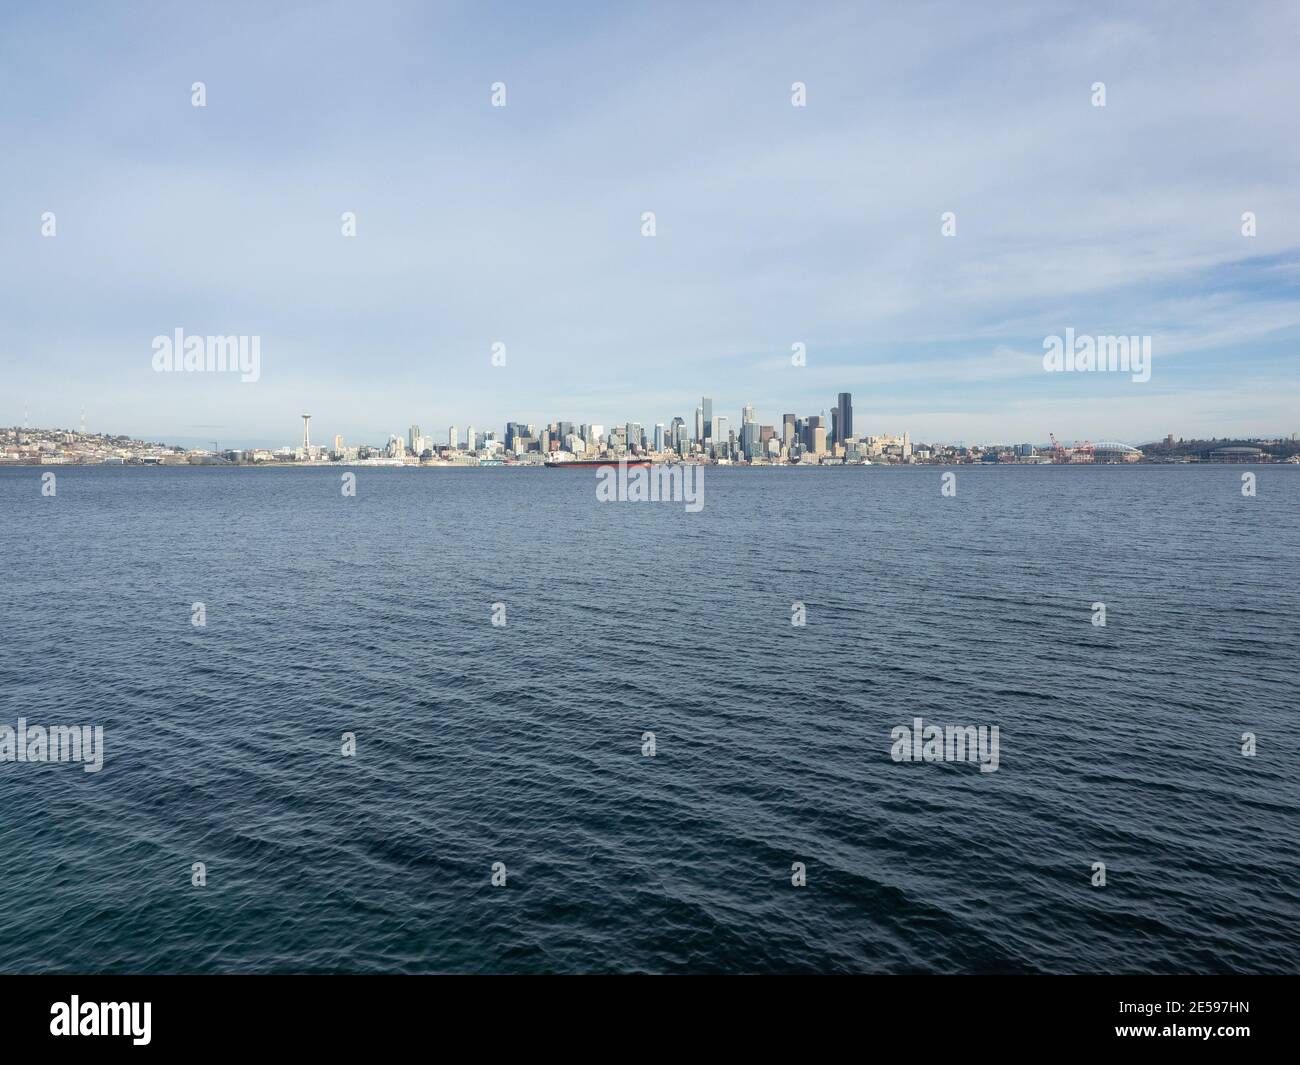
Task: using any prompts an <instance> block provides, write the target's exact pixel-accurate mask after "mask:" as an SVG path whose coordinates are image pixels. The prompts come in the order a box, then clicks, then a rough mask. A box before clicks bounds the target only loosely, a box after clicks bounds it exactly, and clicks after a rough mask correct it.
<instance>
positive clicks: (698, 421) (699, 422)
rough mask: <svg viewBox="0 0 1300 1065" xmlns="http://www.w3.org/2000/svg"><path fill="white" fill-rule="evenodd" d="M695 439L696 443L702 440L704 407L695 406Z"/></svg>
mask: <svg viewBox="0 0 1300 1065" xmlns="http://www.w3.org/2000/svg"><path fill="white" fill-rule="evenodd" d="M695 440H696V442H697V443H702V442H703V441H704V408H703V407H696V408H695Z"/></svg>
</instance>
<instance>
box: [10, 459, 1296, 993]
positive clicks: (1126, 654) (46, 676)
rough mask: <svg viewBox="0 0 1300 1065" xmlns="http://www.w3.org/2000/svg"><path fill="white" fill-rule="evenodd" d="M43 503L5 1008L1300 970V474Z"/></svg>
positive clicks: (225, 473) (972, 475)
mask: <svg viewBox="0 0 1300 1065" xmlns="http://www.w3.org/2000/svg"><path fill="white" fill-rule="evenodd" d="M41 472H42V471H41V470H38V469H35V468H24V469H5V470H0V508H2V509H0V516H2V517H3V521H2V522H0V549H2V551H3V566H4V579H3V581H2V582H0V619H2V620H0V624H2V625H3V641H2V642H0V724H9V725H15V724H16V722H17V719H18V718H19V717H25V718H26V719H27V720H28V722H29V723H34V724H47V725H53V724H65V723H76V724H100V725H103V727H104V730H105V749H106V757H105V765H104V768H103V770H102V772H100V773H97V774H92V773H85V772H83V771H82V769H81V768H80V767H78V766H74V765H68V764H62V765H60V764H55V765H35V764H17V763H12V762H4V763H0V971H7V972H9V971H20V972H45V971H148V972H213V971H218V972H226V971H241V972H247V971H258V972H263V971H380V970H398V971H408V972H424V971H454V972H501V971H505V972H537V971H562V972H589V971H596V972H608V971H653V972H680V971H745V972H814V971H815V972H853V971H862V972H881V971H889V972H903V971H939V972H984V971H1036V972H1109V971H1123V972H1129V971H1154V972H1180V971H1195V972H1201V971H1206V972H1229V971H1231V972H1236V971H1240V972H1294V971H1296V970H1297V969H1298V968H1300V963H1298V962H1297V958H1298V957H1300V725H1298V717H1300V681H1298V680H1297V662H1298V661H1300V654H1298V652H1297V630H1296V618H1297V607H1300V578H1298V576H1297V573H1298V570H1297V557H1298V556H1300V550H1298V549H1300V524H1298V522H1297V516H1298V514H1300V507H1298V504H1300V467H1279V466H1266V467H1260V468H1259V469H1258V471H1257V472H1258V476H1259V494H1258V496H1257V497H1256V498H1253V499H1248V498H1243V496H1242V495H1241V491H1240V476H1241V468H1238V467H1202V468H1186V467H1140V468H1136V467H1135V468H1086V467H1048V468H1023V467H1022V468H1014V467H1003V468H963V469H960V470H958V471H957V483H958V493H957V496H956V497H955V498H950V499H948V498H943V497H942V496H941V495H940V492H939V478H940V471H939V470H937V469H933V468H929V469H921V468H884V467H872V468H867V469H861V468H859V469H822V470H797V469H754V470H744V469H734V470H728V469H710V470H708V471H707V473H706V481H705V507H704V509H703V511H701V512H700V513H695V514H691V513H687V512H686V511H685V509H684V507H682V506H681V505H680V504H676V505H674V504H667V503H659V504H651V503H617V504H601V503H598V502H597V501H596V497H595V492H594V481H595V478H594V475H593V474H592V473H591V472H590V471H559V470H513V469H483V470H450V469H449V470H393V469H360V470H357V476H358V492H357V495H356V497H355V498H352V499H348V498H344V497H343V496H342V495H341V493H340V479H339V471H337V470H329V469H244V470H240V469H200V468H182V469H126V468H118V469H111V468H94V469H89V468H87V469H79V468H67V469H59V470H58V471H57V477H58V491H57V495H56V496H55V497H54V498H44V497H42V496H41V494H40V473H41ZM196 601H201V602H203V603H204V604H205V606H206V612H207V625H206V627H205V628H196V627H194V626H193V625H191V623H190V618H191V604H192V603H194V602H196ZM796 601H799V602H802V603H804V604H805V605H806V610H807V625H806V626H804V627H802V628H799V627H795V626H792V625H791V604H792V603H794V602H796ZM498 602H500V603H504V604H506V612H507V613H506V616H507V619H508V624H507V625H506V626H505V627H504V628H499V627H493V626H492V624H491V612H492V604H493V603H498ZM1095 602H1104V603H1105V604H1106V611H1107V625H1106V626H1105V627H1104V628H1102V627H1096V626H1094V625H1093V624H1092V623H1091V617H1092V614H1091V609H1090V608H1091V605H1092V604H1093V603H1095ZM914 717H922V718H924V719H925V721H926V722H927V723H929V722H934V723H938V724H974V725H997V726H999V729H1000V754H1001V763H1000V767H999V769H998V771H997V772H993V773H980V772H978V771H977V769H976V768H975V767H974V766H972V765H969V764H925V763H922V764H899V763H895V762H894V761H892V760H891V758H890V747H891V742H890V730H891V729H892V728H893V727H895V726H897V725H903V724H909V723H910V722H911V721H912V719H913V718H914ZM647 730H651V731H653V732H654V733H655V737H656V742H657V753H656V755H655V757H653V758H650V757H645V756H643V755H642V753H641V748H642V733H643V732H645V731H647ZM345 731H351V732H354V733H355V734H356V737H357V744H358V751H357V756H356V757H355V758H351V759H348V758H344V757H342V756H341V754H340V745H341V736H342V734H343V733H344V732H345ZM1244 732H1252V733H1254V734H1255V735H1256V736H1257V737H1258V739H1257V742H1258V754H1257V756H1256V757H1254V758H1248V757H1244V756H1243V755H1242V753H1241V744H1242V734H1243V733H1244ZM198 861H201V862H204V863H206V866H207V870H208V884H207V886H206V887H202V888H196V887H192V886H191V883H190V875H191V874H190V870H191V865H192V863H194V862H198ZM1097 861H1102V862H1105V864H1106V867H1107V884H1106V886H1105V887H1104V888H1102V887H1093V886H1092V885H1091V883H1090V878H1091V875H1092V864H1093V863H1094V862H1097ZM494 862H504V863H505V865H506V868H507V871H508V872H507V875H508V883H507V885H506V886H505V887H504V888H494V887H493V886H492V885H491V884H490V882H489V877H490V871H491V866H492V864H493V863H494ZM794 862H803V863H805V864H806V867H807V877H808V885H807V886H806V887H803V888H796V887H793V886H792V885H791V882H790V878H791V866H792V863H794Z"/></svg>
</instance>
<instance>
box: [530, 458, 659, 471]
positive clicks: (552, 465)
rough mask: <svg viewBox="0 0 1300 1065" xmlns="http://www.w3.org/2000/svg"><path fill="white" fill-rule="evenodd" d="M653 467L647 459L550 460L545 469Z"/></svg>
mask: <svg viewBox="0 0 1300 1065" xmlns="http://www.w3.org/2000/svg"><path fill="white" fill-rule="evenodd" d="M620 465H621V466H626V467H628V468H629V469H631V468H632V467H635V466H653V465H654V460H653V459H647V458H621V459H550V460H548V461H547V463H546V468H547V469H550V470H594V469H598V468H599V467H601V466H620Z"/></svg>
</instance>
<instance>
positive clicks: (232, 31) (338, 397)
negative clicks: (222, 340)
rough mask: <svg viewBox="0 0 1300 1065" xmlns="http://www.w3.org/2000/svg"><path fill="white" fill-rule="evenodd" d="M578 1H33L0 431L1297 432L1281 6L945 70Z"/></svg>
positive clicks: (22, 41)
mask: <svg viewBox="0 0 1300 1065" xmlns="http://www.w3.org/2000/svg"><path fill="white" fill-rule="evenodd" d="M340 10H341V11H342V10H344V9H340ZM586 10H587V13H588V14H589V16H590V17H589V18H587V19H585V20H583V19H578V20H575V21H572V22H570V20H564V25H563V26H562V27H560V26H556V25H554V24H553V20H552V16H550V15H548V14H545V13H543V12H539V11H526V10H524V11H514V12H511V13H510V15H509V17H508V18H507V19H505V22H506V23H507V24H509V26H510V27H511V32H510V33H509V34H507V35H505V36H502V35H501V34H499V33H497V32H496V31H497V30H498V29H499V26H500V25H501V19H502V16H501V13H500V12H496V11H493V10H491V9H479V8H476V9H474V10H462V11H456V12H438V13H434V12H426V11H422V10H420V9H418V8H406V7H389V8H381V9H379V11H378V13H377V14H375V16H374V17H372V18H370V19H367V20H362V21H361V22H359V23H358V22H357V21H356V20H355V19H349V20H348V24H349V30H348V32H347V33H340V32H339V31H338V29H337V27H336V25H335V23H336V21H338V20H333V19H331V18H329V17H327V16H326V15H323V14H322V11H321V9H313V10H310V11H307V10H303V11H291V12H284V13H281V14H279V15H276V16H275V17H274V19H273V20H272V16H271V15H270V14H269V13H267V12H264V11H261V10H258V9H255V8H251V7H250V8H247V9H245V10H244V13H243V16H242V17H241V18H237V19H231V18H229V17H227V16H225V15H218V14H215V13H211V12H205V11H201V10H184V11H179V12H175V13H171V14H170V15H169V17H168V18H167V19H166V20H162V21H161V22H160V21H159V20H157V19H154V18H152V17H151V16H150V14H149V12H148V10H147V9H142V8H132V9H126V8H120V9H104V10H100V11H95V12H93V13H89V14H86V15H85V17H83V18H79V19H78V20H75V21H74V22H68V21H67V20H64V19H62V18H60V16H59V14H58V11H57V8H56V9H49V8H40V9H33V10H30V11H25V12H15V13H14V14H13V16H12V18H11V20H10V22H11V24H10V26H9V27H8V29H9V32H8V33H7V35H6V39H5V42H4V44H3V45H0V47H3V49H4V55H5V59H6V61H7V62H6V69H7V70H9V72H10V85H11V91H10V92H9V93H7V94H5V95H4V98H3V100H0V118H3V121H4V122H5V125H6V128H7V129H8V130H9V131H10V136H11V143H12V145H13V148H14V151H15V152H16V153H18V154H20V155H21V156H22V157H23V158H24V159H25V160H27V161H28V162H27V164H26V165H24V167H21V168H9V169H8V170H7V171H6V172H5V173H3V174H0V190H3V196H2V197H0V202H3V203H4V204H5V207H4V209H3V210H2V211H0V247H3V248H5V249H6V250H5V253H4V254H3V255H0V271H2V272H0V282H2V283H3V284H4V285H5V288H6V292H7V294H8V295H9V297H10V299H9V300H8V313H7V314H6V316H5V320H4V322H3V324H2V325H0V359H2V360H3V367H4V387H3V389H2V390H0V392H2V393H3V394H2V395H0V421H4V422H6V423H9V424H18V423H20V422H21V421H22V418H23V409H24V407H26V409H27V411H28V417H29V419H30V421H31V422H33V423H35V424H60V423H61V424H75V423H76V421H77V413H78V411H79V409H80V407H81V406H83V405H85V406H86V407H87V408H88V411H89V412H90V413H89V416H90V417H91V419H92V421H94V422H95V423H97V424H101V425H106V426H107V425H110V424H111V426H112V427H113V428H114V430H119V429H121V430H124V431H130V432H132V433H138V434H142V435H146V436H150V437H159V438H167V439H174V440H178V441H192V442H199V441H202V440H211V439H213V438H217V437H220V438H225V439H229V440H232V441H235V440H238V441H247V442H249V443H255V442H259V441H263V442H268V443H269V442H272V441H277V440H279V439H280V438H281V435H282V429H281V428H280V426H281V425H282V424H283V420H284V418H285V412H286V411H289V410H295V411H301V410H310V411H312V412H313V414H314V416H315V419H316V423H317V424H319V425H322V426H328V427H329V429H330V433H331V435H332V434H333V433H334V432H339V433H342V434H344V435H345V436H350V437H354V438H367V437H370V436H372V435H375V434H378V433H387V432H392V431H396V430H397V429H398V428H399V427H404V426H405V425H406V424H407V423H408V422H409V421H410V420H411V418H412V417H413V416H414V415H417V414H418V418H419V420H420V421H421V422H423V423H427V424H430V425H447V424H450V423H451V422H452V421H456V422H457V423H458V424H462V425H463V424H465V423H467V422H470V421H472V422H473V423H474V424H476V425H487V424H494V423H496V422H499V421H500V420H502V419H503V418H505V417H514V418H518V419H524V420H528V421H532V422H534V423H542V422H544V421H546V420H548V419H549V418H551V417H554V416H555V413H554V412H557V411H573V412H581V416H583V417H585V418H588V419H590V420H591V421H599V422H605V423H613V422H615V421H617V420H619V419H628V418H635V419H638V420H640V421H641V422H642V423H643V424H653V423H654V422H656V421H658V420H660V419H661V418H663V417H672V416H673V414H674V413H679V414H680V415H681V416H682V417H684V418H687V419H689V418H690V417H691V416H692V413H693V411H692V410H691V409H689V408H688V409H682V408H681V403H682V397H683V395H684V393H687V392H696V391H699V392H707V393H709V394H711V395H714V396H717V397H722V396H728V397H729V396H737V397H738V398H739V397H744V399H743V402H746V403H752V404H753V405H754V406H755V407H756V408H757V409H758V410H759V411H761V412H766V413H764V414H762V415H761V416H760V417H761V418H762V419H763V420H770V419H771V418H774V417H777V416H779V415H780V414H781V413H783V411H784V410H786V409H790V408H794V409H801V410H821V409H823V408H825V409H826V410H827V413H828V416H829V411H830V407H829V405H828V404H829V402H830V399H831V398H833V396H834V395H835V393H836V392H837V391H839V390H849V391H852V392H854V393H855V394H856V395H858V396H860V397H862V399H861V400H860V408H861V411H862V413H863V414H864V415H865V416H867V417H868V419H869V421H870V423H871V424H875V425H880V426H894V427H897V428H898V429H899V430H901V429H902V428H904V427H906V428H907V429H908V430H910V431H911V432H912V434H913V435H914V436H915V437H924V438H931V439H948V440H959V439H964V440H976V439H1009V438H1019V439H1031V440H1032V439H1041V438H1042V437H1043V436H1044V435H1045V433H1046V432H1048V431H1049V430H1050V431H1054V432H1055V433H1056V434H1057V435H1058V436H1061V437H1064V438H1081V437H1085V436H1092V437H1098V436H1101V437H1109V438H1114V439H1120V440H1140V439H1142V438H1144V437H1146V438H1158V437H1159V436H1161V435H1163V434H1164V433H1165V432H1167V431H1170V430H1172V431H1177V432H1182V433H1186V434H1188V435H1197V436H1205V437H1209V436H1226V435H1236V434H1246V435H1260V436H1268V435H1278V434H1285V433H1289V432H1291V431H1293V429H1294V427H1295V426H1294V421H1295V416H1294V413H1293V412H1294V411H1295V410H1297V409H1300V383H1297V381H1296V378H1295V374H1294V372H1293V367H1294V358H1295V352H1296V350H1297V345H1300V298H1298V297H1300V285H1298V284H1297V279H1298V278H1300V216H1297V214H1296V212H1295V211H1294V202H1293V200H1294V197H1293V194H1292V184H1293V181H1292V178H1291V175H1293V174H1294V173H1295V170H1296V163H1297V161H1298V160H1297V151H1300V148H1298V147H1297V144H1296V142H1295V138H1294V136H1293V135H1292V134H1293V122H1292V119H1291V117H1290V112H1291V107H1290V104H1289V103H1288V101H1290V100H1292V99H1294V98H1295V97H1296V96H1297V95H1298V92H1297V90H1300V72H1298V71H1297V69H1296V67H1295V64H1294V62H1293V61H1292V56H1291V55H1290V49H1289V47H1288V42H1289V40H1290V39H1291V38H1292V37H1293V36H1294V34H1293V33H1292V32H1290V31H1292V30H1294V29H1296V28H1297V19H1300V15H1297V12H1296V10H1295V9H1294V8H1288V7H1287V6H1285V5H1279V4H1264V5H1259V6H1257V7H1252V8H1250V9H1245V10H1233V11H1230V12H1229V11H1221V10H1216V9H1214V8H1210V7H1198V9H1197V15H1196V17H1194V18H1187V19H1181V20H1178V22H1177V24H1170V23H1169V20H1167V19H1160V18H1158V17H1157V16H1156V15H1154V14H1151V13H1144V12H1127V13H1123V14H1112V13H1104V12H1098V11H1091V10H1088V11H1080V12H1078V13H1076V14H1075V15H1074V16H1072V17H1071V19H1070V29H1069V32H1068V33H1066V34H1064V35H1063V34H1062V33H1061V30H1060V24H1059V23H1058V22H1054V21H1052V20H1049V19H1047V18H1045V17H1041V16H1039V15H1038V14H1037V13H1036V12H1035V11H1034V9H1033V8H1032V7H1029V6H1026V7H1023V8H1020V7H1014V8H1010V9H1006V10H1004V11H1003V12H1002V14H1001V17H1000V18H998V19H995V20H989V19H988V18H987V17H985V16H984V15H983V14H982V13H980V12H976V11H972V10H968V9H966V8H964V7H961V6H959V5H940V8H939V9H938V10H937V11H936V19H937V20H938V21H939V22H940V23H941V24H942V25H943V26H944V34H943V40H942V42H937V41H935V40H932V39H930V38H929V37H927V36H925V35H917V34H916V33H915V32H912V28H911V25H910V22H909V21H908V20H907V19H906V17H905V16H904V15H903V14H902V13H893V12H868V11H863V10H859V9H856V8H854V7H852V6H850V5H843V6H841V5H828V7H827V8H825V9H819V10H818V11H816V12H813V13H808V12H804V11H795V10H788V9H785V8H781V7H779V6H775V5H768V6H759V7H752V6H745V7H743V8H742V7H739V6H726V5H723V6H720V7H717V8H715V9H712V10H710V11H708V12H692V11H688V10H685V9H674V10H671V11H666V12H662V13H660V14H659V16H658V18H657V19H656V22H655V26H656V33H655V35H654V42H653V45H652V46H650V45H648V44H647V40H646V36H645V32H646V26H645V22H644V19H643V18H642V17H641V15H640V14H639V13H638V12H637V11H636V10H634V9H627V10H617V11H604V10H602V9H599V8H595V7H591V8H588V9H586ZM339 24H341V22H339ZM263 31H265V34H266V35H267V37H268V39H280V38H281V37H282V36H288V37H289V38H292V39H293V40H294V41H295V42H297V44H298V45H299V47H297V48H295V49H293V50H291V51H289V52H287V53H286V54H285V55H284V56H281V57H280V58H279V59H278V61H277V62H275V63H270V62H264V61H263V57H261V56H260V55H259V54H258V53H257V52H256V50H254V51H252V52H250V51H249V50H248V49H247V48H246V47H245V44H246V41H247V40H248V39H249V37H250V35H251V37H252V38H253V39H258V38H259V34H261V33H262V32H263ZM456 40H493V41H494V44H493V47H492V49H491V50H490V51H484V50H482V49H469V50H466V49H460V48H457V47H456V46H455V45H454V43H453V42H455V41H456ZM864 41H867V42H871V45H870V47H868V48H867V50H866V52H865V53H864V51H863V45H862V42H864ZM548 45H550V46H554V47H553V48H550V47H548ZM954 54H960V55H961V56H962V57H963V59H962V63H961V64H953V63H951V62H950V58H951V56H952V55H954ZM864 60H868V61H864ZM80 65H86V66H87V67H88V68H90V69H94V70H95V77H94V79H93V83H91V82H70V81H69V80H68V79H67V78H66V76H65V74H64V70H65V69H66V68H67V67H69V66H71V67H73V68H76V67H78V66H80ZM324 68H329V69H334V70H337V71H338V72H339V73H338V76H337V77H331V78H328V79H322V78H321V77H320V76H319V72H320V70H321V69H324ZM1045 70H1047V71H1049V72H1050V73H1049V74H1047V75H1045V74H1044V71H1045ZM575 71H577V72H579V74H580V76H579V77H576V78H575V76H574V72H575ZM199 82H202V83H203V85H204V87H205V99H204V101H203V106H194V105H193V103H192V86H193V85H195V84H196V83H199ZM497 83H500V84H502V85H504V86H505V87H506V89H507V90H508V99H507V100H502V101H501V102H503V103H505V106H495V105H494V102H493V92H492V88H491V87H492V86H493V85H494V84H497ZM796 84H798V85H802V86H804V89H805V90H806V91H805V99H804V101H803V103H802V105H800V106H795V105H794V101H793V99H792V95H795V94H792V88H793V86H795V85H796ZM1097 84H1104V86H1105V90H1106V98H1105V101H1104V104H1105V105H1104V106H1098V105H1097V101H1096V99H1095V97H1096V89H1095V86H1096V85H1097ZM1242 99H1249V100H1250V101H1251V112H1250V113H1251V121H1250V122H1249V123H1248V124H1243V123H1242V121H1241V113H1240V107H1239V103H1240V101H1241V100H1242ZM1270 101H1271V103H1269V102H1270ZM110 131H111V132H110ZM160 144H165V145H167V149H166V152H165V153H164V154H159V148H158V145H160ZM702 146H703V147H702ZM377 160H382V161H383V162H382V163H378V164H377V163H376V161H377ZM647 212H652V213H653V215H654V222H655V225H654V229H653V235H643V234H644V233H645V232H646V230H645V223H644V221H643V218H644V216H645V214H646V213H647ZM47 214H48V215H49V216H50V219H49V221H48V223H47V221H46V215H47ZM345 215H351V217H352V221H353V224H354V226H355V229H354V232H355V236H347V235H345V232H344V231H345V229H346V227H347V223H346V222H344V223H342V224H341V221H340V220H341V219H342V218H344V216H345ZM949 215H951V218H952V226H951V235H946V228H947V225H948V223H947V221H946V219H947V218H948V216H949ZM1247 215H1249V217H1250V224H1249V228H1248V227H1247V224H1246V223H1245V221H1244V219H1245V217H1246V216H1247ZM178 329H183V330H185V331H186V332H194V333H204V334H213V335H239V336H249V337H257V338H260V349H261V372H260V376H259V377H258V379H257V380H255V381H247V382H246V381H241V380H240V379H239V377H238V376H225V377H221V376H213V375H207V374H171V373H168V374H159V373H156V372H154V370H153V368H152V366H151V364H150V355H151V352H150V343H151V340H152V339H153V338H154V337H156V336H159V335H169V334H171V333H172V332H173V331H174V330H178ZM1067 330H1075V331H1077V332H1080V333H1095V334H1111V333H1122V334H1124V335H1139V336H1144V337H1150V338H1151V341H1152V351H1153V353H1154V354H1153V358H1154V371H1153V373H1152V375H1151V378H1150V380H1149V381H1147V382H1145V383H1142V384H1135V383H1133V381H1131V380H1130V378H1129V377H1128V376H1127V375H1118V374H1115V375H1108V374H1095V375H1089V376H1080V375H1072V374H1049V373H1045V372H1044V370H1043V367H1042V364H1041V360H1042V354H1043V347H1042V345H1043V342H1044V340H1045V338H1048V337H1051V336H1054V335H1060V334H1063V333H1065V332H1066V331H1067ZM498 345H500V346H501V347H500V349H499V351H500V354H501V355H502V358H501V360H499V361H497V362H494V361H493V360H494V354H495V353H497V352H498V347H497V346H498ZM796 348H800V349H801V350H802V351H803V353H804V355H805V356H806V357H805V360H804V361H803V362H802V363H801V364H799V365H795V364H793V363H792V350H794V349H796ZM685 382H690V383H689V385H685V386H684V383H685ZM415 396H420V397H422V398H421V400H420V401H419V402H418V403H412V397H415ZM719 402H720V403H721V402H722V401H721V400H720V401H719ZM727 403H728V406H727V408H726V409H725V410H723V409H722V408H721V407H720V409H719V414H725V416H726V417H727V418H728V419H729V422H730V424H732V425H736V424H738V422H737V416H738V413H739V404H737V406H736V407H735V408H732V407H731V406H730V400H728V401H727ZM412 407H417V408H418V411H413V410H412V409H411V408H412Z"/></svg>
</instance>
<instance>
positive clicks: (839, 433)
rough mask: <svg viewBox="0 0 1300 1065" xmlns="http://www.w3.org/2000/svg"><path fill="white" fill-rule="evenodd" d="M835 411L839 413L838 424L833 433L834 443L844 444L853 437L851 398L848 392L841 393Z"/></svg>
mask: <svg viewBox="0 0 1300 1065" xmlns="http://www.w3.org/2000/svg"><path fill="white" fill-rule="evenodd" d="M837 409H838V410H839V412H840V415H839V422H838V426H837V428H836V432H835V442H836V443H837V444H842V443H844V441H845V440H847V439H848V438H849V437H851V436H852V435H853V396H852V394H851V393H849V392H841V393H840V398H839V403H838V404H837Z"/></svg>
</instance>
